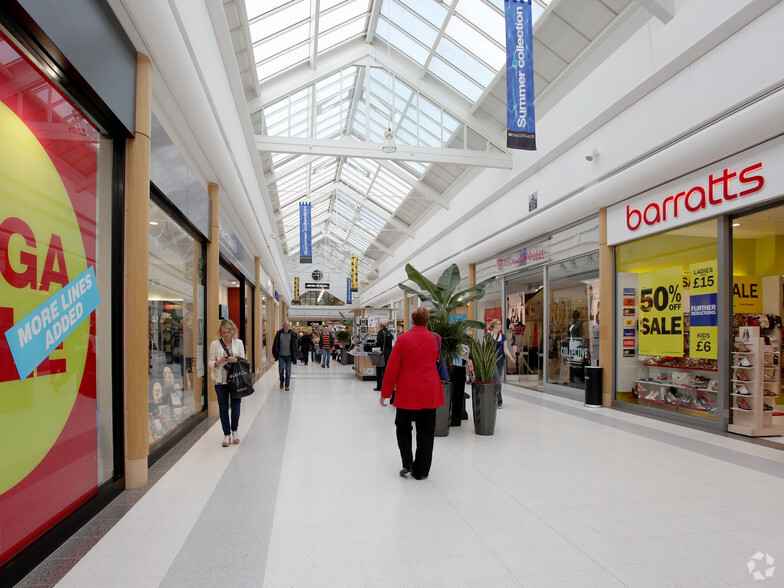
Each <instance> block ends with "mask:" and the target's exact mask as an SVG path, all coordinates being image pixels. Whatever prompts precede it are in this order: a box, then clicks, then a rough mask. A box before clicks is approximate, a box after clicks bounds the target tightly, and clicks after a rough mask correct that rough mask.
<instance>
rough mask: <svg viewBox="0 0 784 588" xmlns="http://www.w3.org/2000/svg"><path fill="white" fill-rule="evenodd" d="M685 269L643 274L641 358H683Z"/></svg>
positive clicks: (640, 324) (677, 268) (675, 268)
mask: <svg viewBox="0 0 784 588" xmlns="http://www.w3.org/2000/svg"><path fill="white" fill-rule="evenodd" d="M682 284H683V267H682V266H680V265H678V266H675V267H670V268H665V269H661V270H656V271H652V272H646V273H642V274H640V322H639V327H638V328H639V335H640V337H639V341H640V351H639V353H640V355H669V356H673V357H681V356H683V304H682V296H683V293H682V290H681V286H682Z"/></svg>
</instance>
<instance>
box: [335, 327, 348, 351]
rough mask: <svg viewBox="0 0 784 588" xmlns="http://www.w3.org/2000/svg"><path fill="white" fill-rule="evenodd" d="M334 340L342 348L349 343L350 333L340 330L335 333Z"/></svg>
mask: <svg viewBox="0 0 784 588" xmlns="http://www.w3.org/2000/svg"><path fill="white" fill-rule="evenodd" d="M335 339H337V340H338V343H340V344H341V345H343V346H344V347H345V346H346V345H348V344H349V343H351V331H349V330H348V329H340V330H339V331H337V332H336V333H335Z"/></svg>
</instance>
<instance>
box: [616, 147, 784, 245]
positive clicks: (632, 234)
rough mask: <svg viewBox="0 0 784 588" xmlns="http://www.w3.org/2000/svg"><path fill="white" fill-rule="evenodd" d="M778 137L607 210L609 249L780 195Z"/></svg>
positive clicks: (782, 152) (782, 177)
mask: <svg viewBox="0 0 784 588" xmlns="http://www.w3.org/2000/svg"><path fill="white" fill-rule="evenodd" d="M781 161H784V139H782V138H778V139H774V140H772V141H768V142H767V143H763V144H762V145H759V146H758V147H755V148H753V149H749V150H747V151H745V152H743V153H740V154H739V155H736V156H733V157H730V158H727V159H725V160H723V161H720V162H718V163H716V164H713V165H710V166H707V167H704V168H702V169H700V170H698V171H695V172H693V173H690V174H688V175H685V176H683V177H681V178H679V179H677V180H674V181H671V182H668V183H666V184H663V185H662V186H660V187H657V188H654V189H653V190H649V191H647V192H644V193H642V194H640V195H639V196H635V197H633V198H630V199H628V200H625V201H623V202H619V203H618V204H615V205H614V206H611V207H610V208H608V209H607V226H608V231H607V242H608V244H609V245H616V244H618V243H623V242H625V241H628V240H630V239H639V238H640V237H644V236H646V235H652V234H654V233H659V232H661V231H667V230H670V229H673V228H675V227H678V226H682V225H685V224H689V223H693V222H695V221H697V220H702V219H707V218H711V217H714V216H718V215H720V214H726V213H728V212H730V211H732V210H735V209H737V208H740V207H743V206H748V205H749V204H752V203H754V204H758V203H761V202H764V201H767V200H771V199H773V198H778V197H779V196H780V195H781V193H782V191H784V166H782V165H781V164H780V162H781Z"/></svg>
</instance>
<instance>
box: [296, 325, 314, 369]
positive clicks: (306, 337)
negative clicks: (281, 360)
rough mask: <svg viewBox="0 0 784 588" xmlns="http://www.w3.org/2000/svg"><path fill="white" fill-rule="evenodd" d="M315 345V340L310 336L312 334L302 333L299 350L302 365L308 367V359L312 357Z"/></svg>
mask: <svg viewBox="0 0 784 588" xmlns="http://www.w3.org/2000/svg"><path fill="white" fill-rule="evenodd" d="M312 345H313V339H312V338H311V336H310V333H308V332H307V331H302V332H301V333H300V334H299V350H300V353H301V357H302V363H304V364H305V365H308V358H309V357H310V348H311V347H312Z"/></svg>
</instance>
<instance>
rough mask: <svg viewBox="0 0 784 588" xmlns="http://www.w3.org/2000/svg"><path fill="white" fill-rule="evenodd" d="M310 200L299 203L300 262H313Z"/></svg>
mask: <svg viewBox="0 0 784 588" xmlns="http://www.w3.org/2000/svg"><path fill="white" fill-rule="evenodd" d="M310 229H311V227H310V202H300V203H299V262H300V263H313V246H312V244H311V233H312V231H311V230H310Z"/></svg>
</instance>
